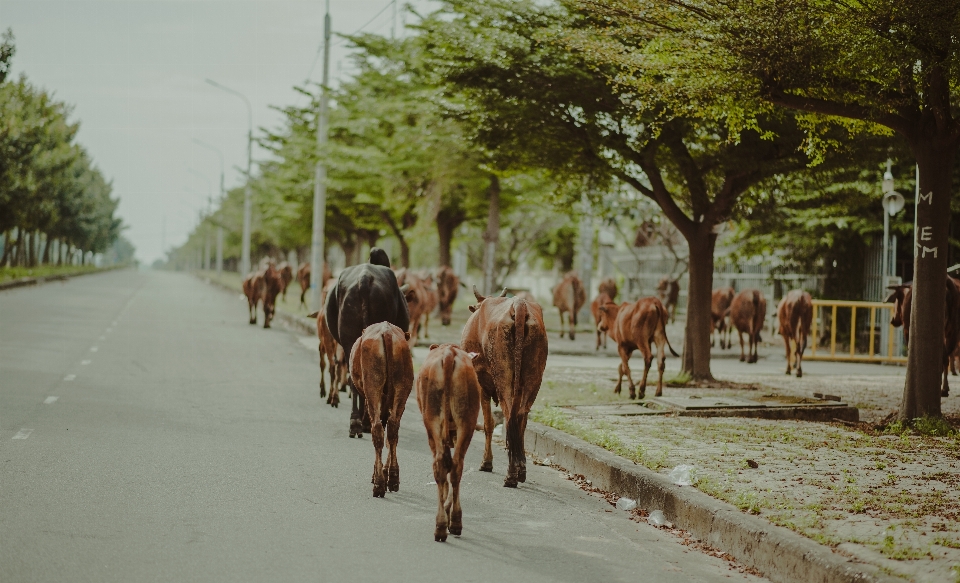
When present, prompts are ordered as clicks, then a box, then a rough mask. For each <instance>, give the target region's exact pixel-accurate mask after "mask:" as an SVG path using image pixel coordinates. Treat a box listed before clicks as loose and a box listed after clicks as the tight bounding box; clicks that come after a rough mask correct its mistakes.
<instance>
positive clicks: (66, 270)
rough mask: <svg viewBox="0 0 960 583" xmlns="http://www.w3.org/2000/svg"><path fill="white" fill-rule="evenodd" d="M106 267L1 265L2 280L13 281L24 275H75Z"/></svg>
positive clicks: (0, 275)
mask: <svg viewBox="0 0 960 583" xmlns="http://www.w3.org/2000/svg"><path fill="white" fill-rule="evenodd" d="M102 269H104V268H102V267H96V266H93V265H59V266H57V265H40V266H37V267H0V282H4V281H12V280H15V279H21V278H24V277H52V276H55V275H73V274H80V273H93V272H94V271H100V270H102Z"/></svg>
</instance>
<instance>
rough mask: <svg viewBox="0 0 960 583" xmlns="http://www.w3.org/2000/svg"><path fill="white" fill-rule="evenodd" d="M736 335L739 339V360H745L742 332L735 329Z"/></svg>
mask: <svg viewBox="0 0 960 583" xmlns="http://www.w3.org/2000/svg"><path fill="white" fill-rule="evenodd" d="M737 337H738V338H739V339H740V362H743V361H745V360H747V355H746V354H744V353H743V332H742V331H740V329H739V328H738V329H737Z"/></svg>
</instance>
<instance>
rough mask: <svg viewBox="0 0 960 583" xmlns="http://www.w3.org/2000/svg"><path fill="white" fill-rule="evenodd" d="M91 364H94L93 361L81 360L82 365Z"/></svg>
mask: <svg viewBox="0 0 960 583" xmlns="http://www.w3.org/2000/svg"><path fill="white" fill-rule="evenodd" d="M91 362H93V361H91V360H81V361H80V364H82V365H84V366H86V365H88V364H90V363H91Z"/></svg>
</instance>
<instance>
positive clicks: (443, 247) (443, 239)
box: [437, 210, 463, 267]
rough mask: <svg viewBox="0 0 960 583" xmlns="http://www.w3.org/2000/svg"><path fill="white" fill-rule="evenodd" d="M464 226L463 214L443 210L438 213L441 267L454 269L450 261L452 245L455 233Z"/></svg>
mask: <svg viewBox="0 0 960 583" xmlns="http://www.w3.org/2000/svg"><path fill="white" fill-rule="evenodd" d="M461 224H463V213H456V212H454V211H449V210H441V211H440V212H439V213H437V235H438V236H439V239H440V257H439V263H440V266H441V267H452V263H451V261H450V245H451V244H452V243H453V232H454V231H455V230H456V229H457V227H459V226H460V225H461Z"/></svg>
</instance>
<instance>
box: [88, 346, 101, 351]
mask: <svg viewBox="0 0 960 583" xmlns="http://www.w3.org/2000/svg"><path fill="white" fill-rule="evenodd" d="M98 350H100V348H98V347H96V346H91V347H90V352H96V351H98Z"/></svg>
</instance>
